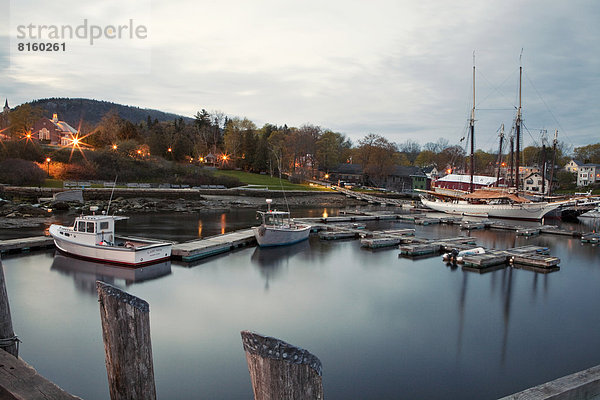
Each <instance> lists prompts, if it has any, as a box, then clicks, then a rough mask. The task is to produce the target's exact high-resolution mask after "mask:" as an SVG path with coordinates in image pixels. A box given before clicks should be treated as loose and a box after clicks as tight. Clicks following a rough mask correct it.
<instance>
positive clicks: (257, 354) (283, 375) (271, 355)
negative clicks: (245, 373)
mask: <svg viewBox="0 0 600 400" xmlns="http://www.w3.org/2000/svg"><path fill="white" fill-rule="evenodd" d="M241 334H242V343H243V345H244V350H245V351H246V361H247V362H248V370H249V372H250V379H251V381H252V389H253V391H254V398H255V399H256V400H280V399H290V400H304V399H306V400H308V399H323V382H322V379H321V373H322V367H321V361H319V359H318V358H317V357H316V356H314V355H313V354H311V353H310V352H308V351H307V350H304V349H301V348H298V347H296V346H293V345H291V344H289V343H286V342H284V341H282V340H279V339H276V338H273V337H267V336H262V335H259V334H257V333H254V332H249V331H242V332H241Z"/></svg>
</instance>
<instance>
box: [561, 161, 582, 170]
mask: <svg viewBox="0 0 600 400" xmlns="http://www.w3.org/2000/svg"><path fill="white" fill-rule="evenodd" d="M582 165H583V163H582V162H581V161H577V160H575V159H573V160H571V161H569V162H568V163H567V164H566V165H565V171H568V172H572V173H575V172H577V171H579V167H580V166H582Z"/></svg>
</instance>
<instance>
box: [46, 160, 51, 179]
mask: <svg viewBox="0 0 600 400" xmlns="http://www.w3.org/2000/svg"><path fill="white" fill-rule="evenodd" d="M50 161H51V160H50V157H46V164H47V166H48V178H50Z"/></svg>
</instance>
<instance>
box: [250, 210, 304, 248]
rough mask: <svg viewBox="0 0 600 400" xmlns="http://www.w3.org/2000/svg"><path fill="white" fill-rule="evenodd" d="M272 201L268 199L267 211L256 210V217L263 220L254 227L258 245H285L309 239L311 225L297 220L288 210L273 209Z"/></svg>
mask: <svg viewBox="0 0 600 400" xmlns="http://www.w3.org/2000/svg"><path fill="white" fill-rule="evenodd" d="M272 202H273V200H271V199H267V206H268V209H267V211H257V212H256V214H257V215H256V217H257V218H258V219H260V220H261V221H262V223H261V224H260V226H255V227H252V230H253V231H254V236H255V237H256V241H257V242H258V245H259V246H261V247H267V246H283V245H288V244H293V243H298V242H301V241H302V240H305V239H307V238H308V235H309V234H310V225H307V224H302V223H297V222H295V221H294V220H293V219H291V218H290V213H289V212H287V211H276V210H271V203H272Z"/></svg>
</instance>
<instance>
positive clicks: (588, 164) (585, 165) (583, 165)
mask: <svg viewBox="0 0 600 400" xmlns="http://www.w3.org/2000/svg"><path fill="white" fill-rule="evenodd" d="M578 165H579V166H580V167H596V168H598V167H600V164H594V163H587V164H578Z"/></svg>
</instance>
